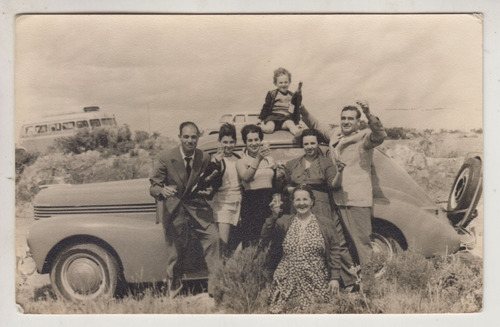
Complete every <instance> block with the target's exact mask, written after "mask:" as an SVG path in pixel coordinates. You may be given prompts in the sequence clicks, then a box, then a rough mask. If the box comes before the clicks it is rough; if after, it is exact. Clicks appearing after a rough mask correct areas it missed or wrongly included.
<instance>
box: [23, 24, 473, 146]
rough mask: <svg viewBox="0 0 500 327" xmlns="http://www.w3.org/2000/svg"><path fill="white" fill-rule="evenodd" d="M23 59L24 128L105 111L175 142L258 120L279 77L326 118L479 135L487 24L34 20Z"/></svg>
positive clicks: (25, 32)
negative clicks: (196, 129)
mask: <svg viewBox="0 0 500 327" xmlns="http://www.w3.org/2000/svg"><path fill="white" fill-rule="evenodd" d="M15 50H16V98H15V100H16V127H17V128H19V123H20V122H21V121H22V120H23V119H25V118H26V117H33V116H41V115H48V114H60V113H68V112H75V111H78V110H81V108H82V107H84V106H90V105H97V106H100V107H101V109H102V110H107V111H110V112H112V113H114V114H115V115H116V117H117V121H118V122H119V123H127V124H129V125H130V127H131V129H132V130H138V129H140V130H148V129H151V130H152V131H158V132H160V133H161V134H163V135H166V136H176V135H177V133H178V132H177V126H178V125H179V123H181V122H182V121H185V120H194V121H195V122H199V123H200V125H202V126H203V125H207V124H215V123H217V119H218V118H219V117H220V116H221V115H222V114H223V113H227V112H254V113H258V112H259V111H260V109H261V108H262V104H263V103H264V98H265V95H266V92H267V91H268V90H270V89H272V88H274V87H275V86H274V85H273V83H272V82H273V80H272V76H273V71H274V70H275V69H276V68H278V67H285V68H287V69H288V70H289V71H290V72H291V73H292V84H291V87H290V89H291V90H295V89H296V87H297V83H298V82H299V81H302V82H303V83H304V85H303V89H302V92H303V103H304V105H305V106H306V107H307V108H308V109H309V110H311V111H313V112H315V113H316V114H317V116H319V118H324V119H328V120H331V121H333V120H337V119H338V117H339V110H340V109H341V108H342V107H343V106H345V105H348V104H353V103H354V101H356V99H366V100H367V101H369V102H370V105H371V106H372V108H373V110H374V112H375V113H376V114H377V115H379V116H380V118H381V120H382V121H383V122H384V123H385V125H386V126H404V127H411V128H420V129H427V128H432V129H437V130H438V129H440V128H449V129H462V130H470V129H472V128H481V127H482V18H481V16H480V15H245V16H242V15H213V16H199V15H191V16H184V15H180V16H173V15H132V16H123V15H37V16H33V15H27V16H20V17H18V18H17V20H16V48H15ZM148 108H149V117H148ZM149 122H151V123H150V124H149Z"/></svg>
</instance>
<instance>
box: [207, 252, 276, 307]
mask: <svg viewBox="0 0 500 327" xmlns="http://www.w3.org/2000/svg"><path fill="white" fill-rule="evenodd" d="M266 252H267V251H265V250H261V249H260V248H258V247H257V246H253V247H248V248H246V249H244V250H242V251H240V252H236V253H235V254H234V255H233V256H232V257H231V258H229V259H227V260H226V261H225V262H224V263H221V265H220V266H219V267H218V268H217V269H216V271H215V273H214V274H213V275H212V276H211V277H210V282H211V283H213V285H214V299H215V301H216V304H217V305H218V306H220V308H221V309H224V310H227V311H228V312H229V313H264V312H267V296H268V288H269V286H270V283H271V281H272V275H271V272H270V271H269V270H267V269H266V268H265V259H266Z"/></svg>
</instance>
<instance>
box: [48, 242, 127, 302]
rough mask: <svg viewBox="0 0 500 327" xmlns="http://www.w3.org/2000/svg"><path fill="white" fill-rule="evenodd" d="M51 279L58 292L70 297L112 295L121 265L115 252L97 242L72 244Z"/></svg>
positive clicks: (52, 272) (64, 253)
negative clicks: (112, 252)
mask: <svg viewBox="0 0 500 327" xmlns="http://www.w3.org/2000/svg"><path fill="white" fill-rule="evenodd" d="M50 279H51V282H52V287H53V288H54V291H55V292H56V294H57V295H58V296H62V297H64V298H66V299H68V300H73V301H82V300H93V299H96V298H100V297H104V298H106V297H107V298H111V297H112V296H113V295H114V292H115V290H116V285H117V282H118V265H117V262H116V259H115V258H114V257H113V255H111V254H110V253H109V252H108V251H107V250H105V249H103V248H102V247H100V246H98V245H96V244H92V243H88V244H77V245H71V246H69V247H67V248H65V249H64V250H63V251H62V252H61V253H59V255H58V256H57V258H56V259H55V261H54V264H53V265H52V269H51V272H50Z"/></svg>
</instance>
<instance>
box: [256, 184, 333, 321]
mask: <svg viewBox="0 0 500 327" xmlns="http://www.w3.org/2000/svg"><path fill="white" fill-rule="evenodd" d="M292 201H293V207H294V209H295V210H296V214H294V215H290V216H283V217H281V218H279V219H277V217H278V214H279V211H280V208H279V203H277V202H272V203H271V205H270V206H271V209H272V212H273V215H272V216H271V217H270V218H268V219H266V222H265V224H264V226H263V228H262V238H263V239H264V240H271V248H270V250H269V255H270V257H271V261H272V262H274V263H276V262H279V263H278V264H277V267H276V270H275V271H274V274H273V282H272V285H271V289H270V293H269V305H270V312H271V313H284V312H287V311H291V310H299V311H304V310H307V308H308V307H309V306H310V305H311V304H313V303H322V302H328V301H329V300H330V296H331V294H332V293H338V290H339V278H340V269H341V263H340V246H339V242H338V235H337V231H336V229H335V226H334V225H333V223H332V220H331V219H329V218H325V217H322V216H318V215H315V214H313V213H312V210H311V209H312V208H313V206H314V202H315V201H314V193H313V191H312V188H311V187H310V186H308V185H299V186H297V187H295V189H294V190H293V192H292Z"/></svg>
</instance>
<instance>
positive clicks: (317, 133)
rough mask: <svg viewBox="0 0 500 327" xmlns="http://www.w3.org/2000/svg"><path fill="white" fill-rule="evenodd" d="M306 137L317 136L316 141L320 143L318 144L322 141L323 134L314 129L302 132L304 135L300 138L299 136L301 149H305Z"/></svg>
mask: <svg viewBox="0 0 500 327" xmlns="http://www.w3.org/2000/svg"><path fill="white" fill-rule="evenodd" d="M306 136H316V140H317V141H318V144H319V142H320V140H321V134H320V132H319V131H318V130H317V129H314V128H308V129H305V130H303V131H302V134H300V136H299V144H300V147H301V148H303V147H304V137H306Z"/></svg>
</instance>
